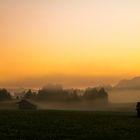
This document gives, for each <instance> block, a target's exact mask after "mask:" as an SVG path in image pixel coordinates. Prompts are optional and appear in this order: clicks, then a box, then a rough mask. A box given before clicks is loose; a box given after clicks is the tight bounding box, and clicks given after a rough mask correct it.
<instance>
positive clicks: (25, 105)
mask: <svg viewBox="0 0 140 140" xmlns="http://www.w3.org/2000/svg"><path fill="white" fill-rule="evenodd" d="M18 108H19V109H22V110H36V109H37V106H36V105H34V104H32V103H31V102H29V101H28V100H25V99H23V100H21V101H20V102H18Z"/></svg>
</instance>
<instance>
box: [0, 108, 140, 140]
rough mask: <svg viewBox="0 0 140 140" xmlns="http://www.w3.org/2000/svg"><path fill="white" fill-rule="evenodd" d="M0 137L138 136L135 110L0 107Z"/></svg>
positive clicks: (102, 139)
mask: <svg viewBox="0 0 140 140" xmlns="http://www.w3.org/2000/svg"><path fill="white" fill-rule="evenodd" d="M0 139H1V140H5V139H15V140H26V139H29V140H48V139H51V140H53V139H54V140H55V139H56V140H59V139H60V140H63V139H64V140H67V139H69V140H70V139H85V140H92V139H94V140H139V139H140V118H137V117H136V113H135V112H112V111H111V112H107V111H100V112H98V111H56V110H38V111H19V110H9V111H8V110H1V111H0Z"/></svg>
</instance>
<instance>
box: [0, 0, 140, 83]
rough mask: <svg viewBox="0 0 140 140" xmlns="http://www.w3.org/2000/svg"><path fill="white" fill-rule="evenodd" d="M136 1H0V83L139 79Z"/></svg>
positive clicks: (139, 18) (139, 33)
mask: <svg viewBox="0 0 140 140" xmlns="http://www.w3.org/2000/svg"><path fill="white" fill-rule="evenodd" d="M139 53H140V1H139V0H0V81H6V80H14V79H18V78H19V79H20V78H28V77H41V76H51V75H65V76H73V77H74V76H81V77H82V76H83V77H86V76H87V77H90V76H91V77H117V76H120V77H121V76H122V77H130V76H136V75H140V62H139V60H140V54H139Z"/></svg>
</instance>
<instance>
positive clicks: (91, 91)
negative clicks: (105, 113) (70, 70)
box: [83, 88, 98, 100]
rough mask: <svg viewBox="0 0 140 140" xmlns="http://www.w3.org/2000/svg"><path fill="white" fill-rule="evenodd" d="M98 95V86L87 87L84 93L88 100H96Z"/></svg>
mask: <svg viewBox="0 0 140 140" xmlns="http://www.w3.org/2000/svg"><path fill="white" fill-rule="evenodd" d="M97 96H98V91H97V89H96V88H87V89H86V90H85V93H84V95H83V98H84V99H86V100H94V99H96V98H97Z"/></svg>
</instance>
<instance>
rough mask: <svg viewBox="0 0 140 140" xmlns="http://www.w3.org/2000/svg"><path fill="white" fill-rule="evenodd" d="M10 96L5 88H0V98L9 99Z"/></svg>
mask: <svg viewBox="0 0 140 140" xmlns="http://www.w3.org/2000/svg"><path fill="white" fill-rule="evenodd" d="M11 99H12V96H11V94H10V93H9V92H8V91H7V90H6V89H0V100H11Z"/></svg>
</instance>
